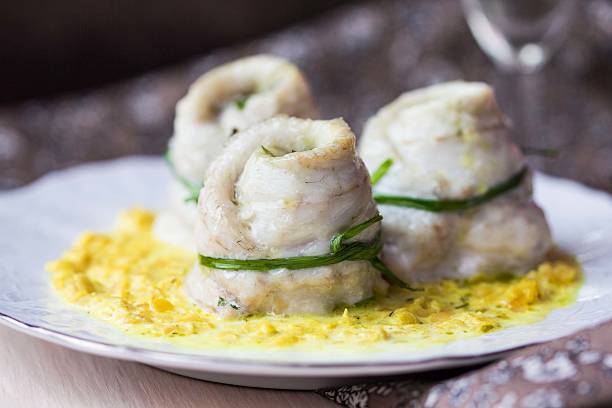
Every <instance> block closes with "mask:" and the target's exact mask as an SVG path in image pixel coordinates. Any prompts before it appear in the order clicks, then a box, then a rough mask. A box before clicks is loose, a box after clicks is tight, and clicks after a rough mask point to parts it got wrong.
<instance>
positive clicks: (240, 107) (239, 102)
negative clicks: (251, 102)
mask: <svg viewBox="0 0 612 408" xmlns="http://www.w3.org/2000/svg"><path fill="white" fill-rule="evenodd" d="M250 96H251V95H244V96H241V97H240V98H238V99H236V101H234V103H235V104H236V107H237V108H238V110H244V107H245V106H246V103H247V100H248V99H249V98H250Z"/></svg>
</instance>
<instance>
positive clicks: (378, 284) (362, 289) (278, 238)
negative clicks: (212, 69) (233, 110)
mask: <svg viewBox="0 0 612 408" xmlns="http://www.w3.org/2000/svg"><path fill="white" fill-rule="evenodd" d="M198 210H199V219H198V222H197V223H196V243H197V248H198V251H199V253H200V254H203V255H205V256H209V257H215V258H226V259H227V258H229V259H241V260H249V259H272V258H286V257H296V256H314V255H325V254H329V252H330V248H329V247H330V240H331V238H332V237H333V236H334V235H335V234H337V233H340V232H343V231H345V230H347V229H348V228H350V227H352V226H354V225H357V224H359V223H362V222H364V221H367V220H368V219H370V218H372V217H374V216H375V215H376V214H377V209H376V204H375V203H374V201H373V199H372V192H371V187H370V178H369V175H368V172H367V170H366V168H365V166H364V164H363V162H362V161H361V159H360V158H359V157H358V156H357V155H356V150H355V136H354V134H353V132H352V131H351V130H350V128H349V127H348V125H347V124H346V123H345V122H344V121H343V120H342V119H335V120H329V121H313V120H304V119H298V118H289V117H285V116H279V117H275V118H272V119H269V120H266V121H264V122H262V123H259V124H257V125H254V126H252V127H250V128H248V129H247V130H245V131H242V132H240V133H239V134H237V135H236V136H235V138H234V139H233V140H232V141H231V142H230V143H229V144H228V145H227V146H226V148H225V149H224V151H223V152H222V153H221V154H220V155H219V157H218V158H217V159H216V160H215V161H214V162H213V163H212V164H211V166H210V168H209V170H208V173H207V176H206V179H205V184H204V188H203V189H202V191H201V194H200V200H199V204H198ZM379 231H380V227H379V223H377V224H374V225H372V226H370V227H369V228H368V229H366V230H364V231H363V232H361V233H360V234H359V235H357V236H356V237H355V238H353V239H352V240H351V241H350V242H354V241H359V242H364V243H370V242H372V241H374V240H375V239H376V237H377V235H378V233H379ZM386 287H387V284H386V283H385V282H384V281H383V280H382V278H381V275H380V273H379V272H378V271H377V270H376V269H375V268H374V267H372V266H371V265H370V263H369V262H368V261H343V262H340V263H337V264H333V265H329V266H322V267H315V268H308V269H300V270H289V269H277V270H272V271H248V270H239V271H228V270H219V269H212V268H209V267H206V266H200V267H197V268H195V269H194V270H193V271H192V272H191V273H190V274H189V275H188V277H187V279H186V281H185V291H186V292H187V293H188V295H189V296H190V297H191V298H192V299H193V300H194V301H195V302H197V303H198V304H200V305H201V306H203V307H205V308H207V309H212V310H214V311H216V312H217V313H219V314H221V315H224V316H228V315H238V314H251V313H260V312H273V313H325V312H327V311H330V310H332V309H333V308H334V307H336V306H337V305H341V304H354V303H356V302H359V301H361V300H363V299H367V298H369V297H371V296H372V295H373V294H374V293H375V291H376V292H384V291H385V290H386Z"/></svg>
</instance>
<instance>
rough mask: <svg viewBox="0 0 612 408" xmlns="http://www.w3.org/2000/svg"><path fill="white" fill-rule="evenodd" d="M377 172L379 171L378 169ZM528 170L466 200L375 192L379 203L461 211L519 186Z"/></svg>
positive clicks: (422, 208) (443, 210)
mask: <svg viewBox="0 0 612 408" xmlns="http://www.w3.org/2000/svg"><path fill="white" fill-rule="evenodd" d="M383 164H384V163H383ZM381 167H382V165H381ZM379 169H380V168H379ZM376 172H378V170H377V171H376ZM376 172H375V173H376ZM527 172H528V169H527V167H523V168H522V169H521V170H519V171H518V172H517V173H516V174H514V175H513V176H511V177H510V178H509V179H507V180H505V181H503V182H501V183H499V184H496V185H494V186H493V187H490V188H489V189H488V190H487V191H485V192H484V193H483V194H480V195H476V196H474V197H470V198H466V199H464V200H430V199H426V198H415V197H406V196H399V195H387V194H374V200H375V201H376V202H377V203H378V204H387V205H395V206H398V207H407V208H416V209H418V210H423V211H430V212H445V211H461V210H466V209H468V208H471V207H475V206H477V205H480V204H483V203H486V202H488V201H491V200H493V199H494V198H496V197H497V196H499V195H501V194H504V193H506V192H508V191H510V190H512V189H514V188H516V187H518V186H519V185H520V184H521V182H522V181H523V179H524V178H525V176H526V175H527Z"/></svg>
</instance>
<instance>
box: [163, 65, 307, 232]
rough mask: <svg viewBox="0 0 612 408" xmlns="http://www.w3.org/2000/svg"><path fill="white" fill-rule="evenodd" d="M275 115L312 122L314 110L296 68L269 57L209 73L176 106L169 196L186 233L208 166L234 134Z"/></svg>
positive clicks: (190, 226)
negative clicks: (172, 173) (301, 118)
mask: <svg viewBox="0 0 612 408" xmlns="http://www.w3.org/2000/svg"><path fill="white" fill-rule="evenodd" d="M277 114H287V115H291V116H296V117H303V118H315V117H316V116H317V109H316V108H315V105H314V103H313V100H312V97H311V93H310V89H309V86H308V84H307V82H306V80H305V79H304V76H303V75H302V73H301V72H300V70H299V69H298V68H297V67H296V66H295V65H293V64H291V63H290V62H288V61H286V60H284V59H282V58H278V57H274V56H269V55H257V56H253V57H248V58H243V59H240V60H237V61H235V62H231V63H228V64H225V65H222V66H220V67H218V68H215V69H213V70H211V71H209V72H208V73H206V74H204V75H202V76H201V77H200V78H199V79H198V80H197V81H196V82H195V83H194V84H193V85H192V86H191V87H190V88H189V92H188V93H187V95H186V96H185V97H184V98H183V99H181V100H180V101H179V102H178V104H177V106H176V116H175V121H174V135H173V137H172V139H171V140H170V144H169V150H168V159H169V162H170V165H171V167H172V170H173V172H174V173H175V174H174V175H175V178H174V181H173V183H172V185H171V186H170V197H171V208H172V209H173V210H174V211H173V213H174V214H175V215H178V217H179V219H180V220H181V221H182V222H183V223H184V224H186V225H187V226H188V228H189V230H192V227H193V224H194V223H195V220H196V210H195V208H196V207H195V205H194V204H195V196H197V193H198V192H199V189H200V188H201V185H202V181H203V179H204V175H205V173H206V169H207V168H208V166H209V165H210V163H211V162H212V161H213V160H214V159H215V158H216V157H217V156H218V155H219V154H220V153H221V150H222V149H223V146H225V144H226V143H227V142H228V141H229V140H230V139H231V138H232V136H233V135H234V134H235V133H236V132H238V131H240V130H242V129H245V128H247V127H249V126H251V125H253V124H255V123H257V122H260V121H262V120H265V119H268V118H270V117H273V116H275V115H277ZM161 222H162V223H164V222H166V224H168V220H166V221H164V220H163V219H162V221H161ZM169 222H170V223H171V222H175V221H174V219H173V220H171V221H169ZM171 232H172V231H170V232H169V234H171ZM161 235H162V236H163V235H168V234H164V233H162V234H161Z"/></svg>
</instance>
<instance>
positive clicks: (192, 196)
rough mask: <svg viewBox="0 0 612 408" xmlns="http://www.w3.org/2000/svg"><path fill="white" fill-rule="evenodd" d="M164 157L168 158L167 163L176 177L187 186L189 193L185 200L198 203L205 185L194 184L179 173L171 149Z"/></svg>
mask: <svg viewBox="0 0 612 408" xmlns="http://www.w3.org/2000/svg"><path fill="white" fill-rule="evenodd" d="M164 158H165V159H166V163H167V164H168V167H169V168H170V171H171V172H172V174H173V175H174V177H175V178H176V179H177V180H178V181H179V182H180V183H181V184H182V185H183V187H185V189H186V190H187V192H188V193H189V195H188V196H187V197H186V198H185V202H186V203H189V202H193V203H194V204H197V203H198V197H199V195H200V190H201V189H202V187H204V185H203V184H200V185H197V184H194V183H192V182H191V181H189V180H188V179H186V178H185V177H183V176H181V175H180V174H178V172H177V171H176V168H175V167H174V162H173V161H172V158H171V157H170V150H168V151H166V154H165V155H164Z"/></svg>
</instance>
